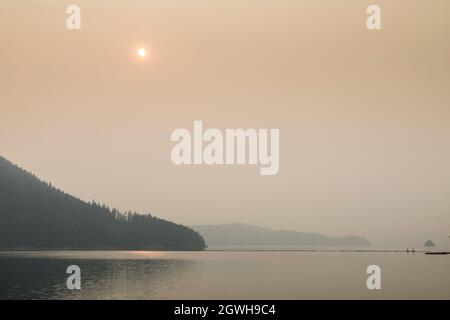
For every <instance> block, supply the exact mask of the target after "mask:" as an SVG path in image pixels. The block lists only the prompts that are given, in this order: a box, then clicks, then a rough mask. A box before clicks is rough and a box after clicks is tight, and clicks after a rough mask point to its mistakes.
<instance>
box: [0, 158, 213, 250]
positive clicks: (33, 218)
mask: <svg viewBox="0 0 450 320" xmlns="http://www.w3.org/2000/svg"><path fill="white" fill-rule="evenodd" d="M204 248H205V242H204V240H203V238H202V237H201V236H200V235H199V234H198V233H197V232H195V231H194V230H192V229H190V228H188V227H185V226H182V225H179V224H175V223H172V222H169V221H165V220H162V219H159V218H156V217H153V216H151V215H142V214H137V213H131V212H127V213H120V212H119V211H117V210H115V209H112V210H111V209H109V208H108V207H106V206H105V205H99V204H97V203H95V202H92V203H87V202H84V201H82V200H80V199H77V198H75V197H73V196H71V195H69V194H67V193H65V192H63V191H61V190H59V189H56V188H54V187H53V186H52V185H51V184H48V183H45V182H43V181H41V180H39V179H38V178H37V177H35V176H34V175H32V174H30V173H28V172H26V171H25V170H22V169H21V168H19V167H17V166H15V165H14V164H12V163H11V162H9V161H8V160H6V159H5V158H3V157H1V156H0V249H3V250H7V249H130V250H138V249H148V250H158V249H160V250H203V249H204Z"/></svg>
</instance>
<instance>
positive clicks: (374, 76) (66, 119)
mask: <svg viewBox="0 0 450 320" xmlns="http://www.w3.org/2000/svg"><path fill="white" fill-rule="evenodd" d="M372 3H373V1H352V0H340V1H334V0H333V1H331V0H329V1H313V0H309V1H294V0H281V1H278V0H277V1H275V0H270V1H260V0H244V1H237V0H236V1H229V0H215V1H213V2H212V1H206V0H192V1H181V0H167V1H151V2H146V1H137V0H136V1H124V0H121V1H93V0H89V1H77V4H78V5H80V7H81V10H82V29H81V30H80V31H68V30H67V29H66V24H65V20H66V18H67V14H66V13H65V10H66V7H67V6H68V5H69V4H72V2H71V1H58V2H56V1H8V2H6V1H2V2H0V46H1V50H0V154H1V155H3V156H5V157H7V158H8V159H10V160H11V161H13V162H15V163H18V164H19V165H21V166H23V167H25V168H26V169H28V170H30V171H32V172H34V173H36V174H37V175H38V176H39V177H41V178H42V179H44V180H47V181H50V182H52V183H53V184H55V185H57V186H59V187H60V188H62V189H64V190H65V191H67V192H69V193H72V194H74V195H76V196H78V197H81V198H82V199H85V200H91V199H96V200H97V201H100V202H105V203H107V204H109V205H111V206H115V207H118V208H119V209H122V210H126V209H132V210H137V211H141V212H151V213H152V214H154V215H157V216H160V217H164V218H167V219H171V220H175V221H177V222H182V223H184V224H188V225H189V224H210V223H226V222H247V223H252V224H257V225H261V226H267V227H273V228H289V229H296V230H301V231H317V232H323V233H328V234H331V235H346V234H359V235H363V236H366V237H368V238H369V239H370V240H372V241H373V242H375V243H377V241H379V243H381V240H383V239H396V240H397V241H398V243H400V242H401V243H403V242H405V243H407V242H408V241H418V243H420V242H421V241H422V239H424V238H432V239H444V238H445V237H447V236H448V234H449V232H450V166H449V163H450V148H449V146H450V59H449V57H450V41H449V39H450V19H449V12H450V2H449V1H448V0H433V1H406V0H398V1H376V3H377V4H379V5H380V6H381V8H382V27H383V29H382V30H381V31H375V32H373V31H372V32H370V31H368V30H367V28H366V22H365V20H366V17H367V15H366V13H365V10H366V7H367V6H368V5H369V4H372ZM141 46H143V47H145V48H147V49H148V50H151V52H152V54H151V56H149V57H148V58H147V59H145V61H143V60H142V59H141V60H140V59H138V58H137V56H136V50H137V49H138V48H139V47H141ZM194 120H202V121H203V123H204V126H206V127H214V128H220V129H225V128H239V127H241V128H279V129H280V172H279V174H278V175H276V176H271V177H264V176H260V175H259V174H258V170H259V169H258V168H257V167H255V166H222V167H217V166H214V167H207V166H174V165H173V164H172V162H171V160H170V150H171V148H172V146H173V143H172V142H171V141H170V133H171V132H172V131H173V130H174V129H176V128H183V127H184V128H188V129H191V130H192V124H193V121H194ZM447 241H448V240H447Z"/></svg>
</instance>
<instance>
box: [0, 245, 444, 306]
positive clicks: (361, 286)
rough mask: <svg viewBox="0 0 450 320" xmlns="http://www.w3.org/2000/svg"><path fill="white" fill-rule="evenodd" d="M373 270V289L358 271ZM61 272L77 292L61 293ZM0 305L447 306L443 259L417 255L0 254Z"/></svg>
mask: <svg viewBox="0 0 450 320" xmlns="http://www.w3.org/2000/svg"><path fill="white" fill-rule="evenodd" d="M373 264H375V265H379V266H380V267H381V290H368V289H367V287H366V279H367V277H368V275H367V274H366V268H367V267H368V266H369V265H373ZM69 265H78V266H79V267H80V268H81V282H82V289H81V290H69V289H67V287H66V279H67V277H68V276H69V275H68V274H66V269H67V267H68V266H69ZM0 299H450V255H443V256H439V255H425V254H424V253H423V252H416V253H414V254H412V253H409V254H407V253H405V252H331V251H322V252H305V251H204V252H155V251H51V252H36V251H34V252H0Z"/></svg>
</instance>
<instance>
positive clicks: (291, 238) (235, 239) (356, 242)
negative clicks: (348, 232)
mask: <svg viewBox="0 0 450 320" xmlns="http://www.w3.org/2000/svg"><path fill="white" fill-rule="evenodd" d="M191 228H193V229H194V230H196V231H197V232H198V233H200V234H201V235H202V236H203V238H204V239H205V241H206V243H207V244H208V246H343V247H347V246H348V247H350V246H360V247H368V246H371V244H370V242H369V240H367V239H365V238H362V237H358V236H347V237H339V238H333V237H329V236H326V235H322V234H319V233H305V232H298V231H291V230H271V229H267V228H262V227H257V226H254V225H249V224H244V223H230V224H220V225H197V226H191Z"/></svg>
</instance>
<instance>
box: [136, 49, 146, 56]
mask: <svg viewBox="0 0 450 320" xmlns="http://www.w3.org/2000/svg"><path fill="white" fill-rule="evenodd" d="M137 55H138V56H139V57H141V58H144V57H145V56H146V55H147V50H146V49H145V48H139V49H138V51H137Z"/></svg>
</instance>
